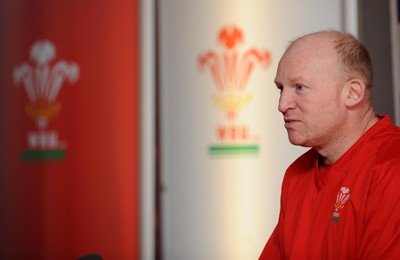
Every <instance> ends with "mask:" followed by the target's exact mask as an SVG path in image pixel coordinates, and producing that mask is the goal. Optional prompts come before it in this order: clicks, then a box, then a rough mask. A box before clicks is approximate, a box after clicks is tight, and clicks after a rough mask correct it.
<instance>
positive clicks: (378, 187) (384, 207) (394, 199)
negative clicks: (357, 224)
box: [357, 158, 400, 259]
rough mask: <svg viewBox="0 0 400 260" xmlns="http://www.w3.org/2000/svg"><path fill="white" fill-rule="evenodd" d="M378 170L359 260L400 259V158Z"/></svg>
mask: <svg viewBox="0 0 400 260" xmlns="http://www.w3.org/2000/svg"><path fill="white" fill-rule="evenodd" d="M397 161H398V162H393V161H392V162H391V163H387V164H386V165H384V166H382V167H381V169H378V171H377V172H378V174H377V176H375V178H374V179H373V181H372V183H371V186H370V191H369V195H368V199H367V201H366V205H365V206H366V217H365V220H364V230H363V237H362V239H361V244H360V249H359V252H358V257H357V258H358V259H400V158H397Z"/></svg>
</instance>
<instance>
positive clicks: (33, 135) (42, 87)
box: [13, 40, 79, 160]
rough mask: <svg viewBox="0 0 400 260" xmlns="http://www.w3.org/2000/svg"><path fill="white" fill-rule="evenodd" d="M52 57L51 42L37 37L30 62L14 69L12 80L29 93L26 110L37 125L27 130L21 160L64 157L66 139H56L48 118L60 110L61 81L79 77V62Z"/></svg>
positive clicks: (31, 51)
mask: <svg viewBox="0 0 400 260" xmlns="http://www.w3.org/2000/svg"><path fill="white" fill-rule="evenodd" d="M55 57H56V48H55V46H54V44H53V43H51V42H50V41H48V40H40V41H37V42H35V43H34V44H33V45H32V47H31V50H30V59H31V61H32V63H33V64H30V63H28V62H25V63H23V64H20V65H18V66H16V67H15V69H14V75H13V76H14V84H15V86H17V87H23V88H24V89H25V92H26V95H27V97H28V102H27V103H26V104H25V114H26V116H27V117H28V118H29V119H31V120H33V121H34V122H35V126H36V127H35V128H34V129H31V130H30V131H28V132H27V133H26V140H27V148H26V149H25V150H23V151H22V153H21V158H22V159H23V160H63V159H64V158H65V153H66V151H65V149H66V142H65V141H63V140H60V139H59V135H58V132H57V129H54V128H52V127H51V120H52V119H54V118H55V117H57V116H58V114H59V113H60V111H61V108H62V104H61V102H59V101H57V97H58V94H59V93H60V90H61V88H62V86H63V84H64V81H67V82H68V83H69V84H74V83H75V82H76V81H77V80H78V78H79V66H78V65H77V64H76V63H74V62H67V61H65V60H59V61H56V62H53V60H54V59H55Z"/></svg>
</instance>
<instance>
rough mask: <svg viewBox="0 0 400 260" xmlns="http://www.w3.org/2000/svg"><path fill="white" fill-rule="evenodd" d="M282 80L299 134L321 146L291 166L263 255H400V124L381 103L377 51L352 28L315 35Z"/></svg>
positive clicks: (299, 48)
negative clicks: (377, 109) (376, 90)
mask: <svg viewBox="0 0 400 260" xmlns="http://www.w3.org/2000/svg"><path fill="white" fill-rule="evenodd" d="M275 84H276V86H277V88H278V89H279V90H280V99H279V108H278V109H279V111H280V112H281V113H282V114H283V118H284V124H285V128H286V130H287V132H288V137H289V140H290V142H291V143H292V144H294V145H301V146H305V147H311V149H310V150H309V151H307V152H306V153H305V154H303V155H302V156H300V157H299V158H298V159H297V160H296V161H295V162H294V163H293V164H292V165H291V166H289V168H288V169H287V171H286V174H285V177H284V180H283V184H282V194H281V211H280V215H279V220H278V224H277V226H276V228H275V230H274V232H273V234H272V235H271V237H270V239H269V240H268V242H267V244H266V246H265V248H264V250H263V252H262V254H261V256H260V259H272V260H274V259H301V260H304V259H307V260H309V259H346V260H347V259H385V260H386V259H400V129H399V128H398V127H397V126H395V125H393V124H392V123H391V122H390V119H389V117H388V116H378V115H376V114H375V113H374V110H373V108H372V106H371V99H372V65H371V60H370V57H369V54H368V51H367V50H366V49H365V47H364V46H363V45H362V44H361V43H359V42H358V41H357V40H356V39H355V38H354V37H353V36H351V35H349V34H345V33H341V32H337V31H321V32H316V33H312V34H308V35H305V36H303V37H300V38H298V39H297V40H295V41H294V42H292V43H291V45H290V46H289V47H288V49H287V50H286V52H285V53H284V55H283V56H282V58H281V60H280V62H279V65H278V70H277V74H276V79H275Z"/></svg>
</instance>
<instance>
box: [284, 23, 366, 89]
mask: <svg viewBox="0 0 400 260" xmlns="http://www.w3.org/2000/svg"><path fill="white" fill-rule="evenodd" d="M297 48H302V49H303V50H305V49H307V48H308V49H309V51H310V52H312V53H316V52H320V55H321V57H320V58H321V59H324V57H323V56H322V55H324V54H323V53H324V52H325V53H326V52H330V51H333V52H334V53H335V56H336V57H337V62H338V66H340V70H341V71H342V72H343V75H344V77H346V78H359V79H361V80H363V82H364V83H365V85H366V88H367V90H368V91H369V93H370V96H372V83H373V69H372V62H371V58H370V55H369V53H368V50H367V49H366V48H365V46H364V45H363V44H362V43H360V42H359V41H358V40H357V39H356V38H355V37H354V36H352V35H351V34H348V33H343V32H339V31H320V32H315V33H310V34H307V35H304V36H301V37H299V38H297V39H296V40H294V41H293V42H291V44H290V45H289V47H288V48H287V50H286V52H285V54H284V56H285V55H286V54H287V53H288V52H291V51H292V50H293V49H297Z"/></svg>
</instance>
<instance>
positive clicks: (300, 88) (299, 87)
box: [296, 85, 304, 90]
mask: <svg viewBox="0 0 400 260" xmlns="http://www.w3.org/2000/svg"><path fill="white" fill-rule="evenodd" d="M296 89H297V90H303V89H304V86H302V85H297V86H296Z"/></svg>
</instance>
